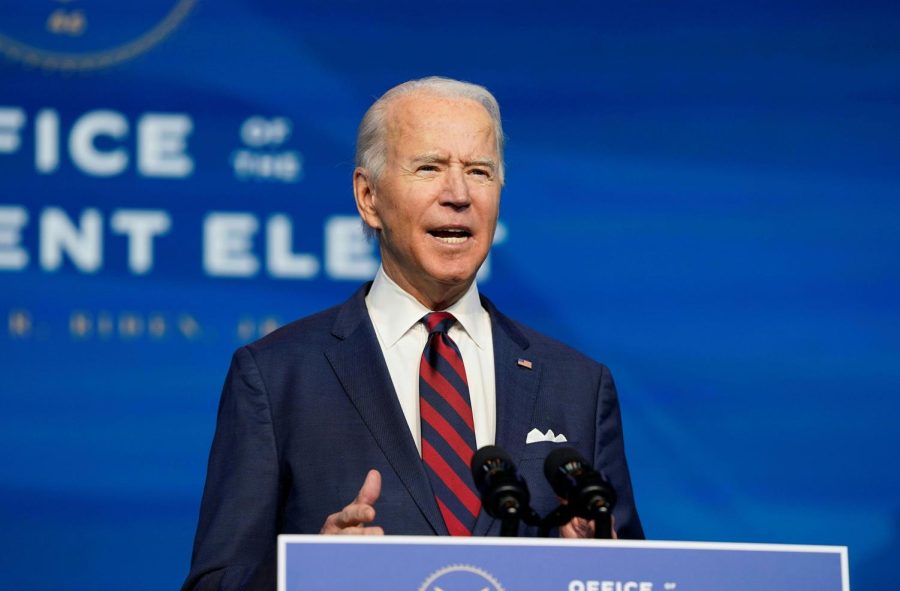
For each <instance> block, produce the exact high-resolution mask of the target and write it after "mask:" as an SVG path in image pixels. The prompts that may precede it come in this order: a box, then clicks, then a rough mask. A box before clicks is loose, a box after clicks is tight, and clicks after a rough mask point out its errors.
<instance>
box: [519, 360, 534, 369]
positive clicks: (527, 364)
mask: <svg viewBox="0 0 900 591" xmlns="http://www.w3.org/2000/svg"><path fill="white" fill-rule="evenodd" d="M516 365H518V366H519V367H524V368H525V369H531V366H532V363H531V361H529V360H527V359H519V360H518V361H516Z"/></svg>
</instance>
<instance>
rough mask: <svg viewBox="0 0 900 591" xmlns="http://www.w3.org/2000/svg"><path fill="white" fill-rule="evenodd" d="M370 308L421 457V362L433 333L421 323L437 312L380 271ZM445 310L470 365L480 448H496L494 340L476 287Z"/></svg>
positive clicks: (368, 301)
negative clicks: (433, 312) (489, 446)
mask: <svg viewBox="0 0 900 591" xmlns="http://www.w3.org/2000/svg"><path fill="white" fill-rule="evenodd" d="M366 307H367V308H368V310H369V316H370V317H371V318H372V324H374V325H375V334H376V335H377V337H378V344H379V345H380V346H381V352H382V353H383V354H384V360H385V361H386V362H387V367H388V372H389V373H390V374H391V381H392V382H393V383H394V390H395V391H396V392H397V397H398V398H399V399H400V406H401V408H402V409H403V415H404V417H406V423H407V424H408V425H409V430H410V432H411V433H412V436H413V439H415V441H416V447H417V448H418V449H419V455H421V454H422V436H421V429H420V426H419V362H420V361H421V359H422V351H423V350H424V349H425V343H426V342H427V341H428V331H427V330H426V328H425V325H424V324H422V322H421V320H422V317H423V316H425V315H426V314H428V313H429V312H431V311H432V310H429V309H428V308H426V307H425V306H423V305H422V304H421V303H420V302H419V301H418V300H416V299H415V298H414V297H413V296H411V295H409V294H408V293H406V292H405V291H403V289H402V288H401V287H400V286H399V285H397V284H396V283H395V282H394V281H393V280H392V279H391V278H390V277H388V276H387V274H386V273H385V272H384V269H383V268H379V269H378V273H377V274H376V275H375V281H374V282H373V283H372V288H371V289H370V290H369V294H368V295H367V296H366ZM446 311H447V312H450V313H451V314H453V316H454V317H455V318H456V322H455V323H454V324H453V326H452V327H450V331H449V334H450V338H451V339H453V342H455V343H456V346H457V347H458V348H459V352H460V354H461V355H462V358H463V364H464V365H465V367H466V378H467V380H468V382H469V397H470V399H471V401H472V418H473V420H474V422H475V442H476V445H477V447H478V448H481V447H484V446H485V445H493V443H494V435H495V433H496V408H497V403H496V385H495V383H494V341H493V338H492V335H491V318H490V315H489V314H488V313H487V310H485V309H484V308H482V307H481V300H480V299H479V298H478V288H477V287H476V285H475V283H474V282H473V283H472V287H470V288H469V289H468V291H466V293H465V294H463V296H462V297H461V298H460V299H459V300H458V301H457V302H456V303H455V304H453V305H452V306H450V307H449V308H447V309H446Z"/></svg>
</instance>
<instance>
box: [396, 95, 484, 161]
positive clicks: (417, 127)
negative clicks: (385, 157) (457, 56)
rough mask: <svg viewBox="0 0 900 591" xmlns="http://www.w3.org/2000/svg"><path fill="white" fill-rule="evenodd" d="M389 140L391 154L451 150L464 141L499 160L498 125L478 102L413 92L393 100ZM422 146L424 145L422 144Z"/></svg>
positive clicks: (468, 146)
mask: <svg viewBox="0 0 900 591" xmlns="http://www.w3.org/2000/svg"><path fill="white" fill-rule="evenodd" d="M386 115H387V117H386V137H385V140H386V142H387V148H388V151H389V152H393V151H395V150H402V149H405V148H412V149H419V148H427V149H439V148H440V147H441V145H443V144H448V145H447V148H448V149H453V148H459V147H461V146H454V145H449V144H452V143H453V142H459V141H464V142H465V143H467V144H468V145H467V146H466V147H467V148H469V149H476V150H477V151H479V152H487V153H485V154H480V155H481V156H486V157H487V156H490V157H492V158H496V157H497V141H496V137H495V131H494V124H493V120H492V119H491V116H490V114H489V113H488V111H487V109H485V108H484V106H483V105H482V104H481V103H479V102H478V101H476V100H473V99H469V98H464V97H444V96H440V95H435V94H427V93H412V94H408V95H403V96H399V97H397V98H395V99H393V100H392V101H391V102H390V103H389V104H388V105H387V110H386ZM420 144H421V145H420Z"/></svg>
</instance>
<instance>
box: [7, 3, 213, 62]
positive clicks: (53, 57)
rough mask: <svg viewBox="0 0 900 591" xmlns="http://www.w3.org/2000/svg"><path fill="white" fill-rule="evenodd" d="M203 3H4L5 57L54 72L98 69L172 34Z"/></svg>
mask: <svg viewBox="0 0 900 591" xmlns="http://www.w3.org/2000/svg"><path fill="white" fill-rule="evenodd" d="M196 3H197V0H157V1H155V2H133V3H127V4H122V2H121V1H119V2H116V1H114V0H50V1H44V2H0V54H3V55H5V56H6V57H8V58H10V59H12V60H14V61H17V62H21V63H24V64H26V65H28V66H33V67H39V68H45V69H48V70H62V71H76V70H98V69H101V68H107V67H109V66H113V65H116V64H119V63H122V62H124V61H127V60H130V59H132V58H134V57H136V56H138V55H140V54H142V53H144V52H145V51H147V50H149V49H150V48H152V47H153V46H155V45H156V44H158V43H159V42H160V41H162V40H163V39H165V38H166V37H167V36H168V35H169V34H171V33H172V31H174V30H175V29H176V28H177V27H178V26H179V25H180V24H181V23H182V22H183V21H184V19H185V18H186V17H187V15H188V13H190V11H191V9H192V8H193V7H194V4H196Z"/></svg>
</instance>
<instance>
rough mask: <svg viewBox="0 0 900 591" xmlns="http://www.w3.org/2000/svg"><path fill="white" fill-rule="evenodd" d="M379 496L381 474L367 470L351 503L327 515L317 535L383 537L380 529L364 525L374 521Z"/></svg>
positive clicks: (382, 531)
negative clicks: (363, 480)
mask: <svg viewBox="0 0 900 591" xmlns="http://www.w3.org/2000/svg"><path fill="white" fill-rule="evenodd" d="M379 495H381V473H380V472H379V471H378V470H369V473H368V474H366V480H365V482H363V485H362V488H360V489H359V494H357V495H356V498H355V499H353V502H352V503H350V504H349V505H347V506H346V507H344V508H343V510H341V511H340V512H339V513H332V514H331V515H329V516H328V519H326V520H325V525H323V526H322V530H321V531H320V532H319V533H320V534H326V535H332V534H356V535H365V536H383V535H384V530H383V529H382V528H380V527H378V526H368V525H366V524H368V523H372V522H373V521H374V520H375V501H377V500H378V496H379Z"/></svg>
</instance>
